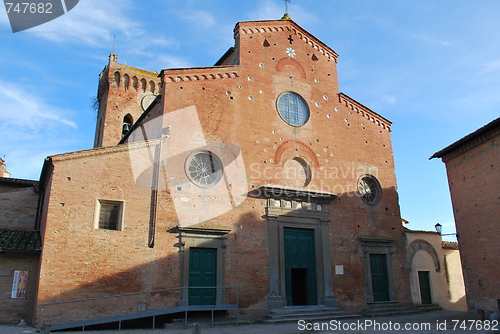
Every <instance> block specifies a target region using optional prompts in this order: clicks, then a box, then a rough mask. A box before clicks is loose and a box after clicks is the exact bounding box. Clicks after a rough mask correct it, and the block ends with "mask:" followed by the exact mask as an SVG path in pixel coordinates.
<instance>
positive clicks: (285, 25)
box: [234, 19, 339, 62]
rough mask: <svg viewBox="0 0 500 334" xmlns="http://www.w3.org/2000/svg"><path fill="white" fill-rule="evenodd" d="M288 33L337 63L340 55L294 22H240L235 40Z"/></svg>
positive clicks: (235, 30)
mask: <svg viewBox="0 0 500 334" xmlns="http://www.w3.org/2000/svg"><path fill="white" fill-rule="evenodd" d="M282 31H287V32H290V33H292V34H294V35H295V36H296V37H298V39H299V40H301V41H302V42H304V43H306V44H308V45H309V46H311V47H312V48H313V49H315V50H316V51H317V52H318V53H319V54H322V55H323V56H325V57H326V58H327V59H332V60H334V61H335V62H337V58H338V56H339V55H338V54H337V53H336V52H335V51H333V50H332V49H331V48H330V47H329V46H327V45H326V44H324V43H323V42H321V41H320V40H319V39H317V38H316V37H314V36H313V35H311V34H310V33H309V32H307V31H306V30H305V29H303V28H302V27H301V26H299V25H298V24H297V23H295V22H294V21H292V20H291V19H290V20H277V21H276V20H274V21H251V22H239V23H238V24H237V25H236V27H235V28H234V38H235V39H237V38H238V37H239V36H240V35H246V34H259V33H273V32H282Z"/></svg>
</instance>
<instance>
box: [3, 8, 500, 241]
mask: <svg viewBox="0 0 500 334" xmlns="http://www.w3.org/2000/svg"><path fill="white" fill-rule="evenodd" d="M283 13H284V2H283V1H280V0H256V1H241V2H239V1H231V2H229V1H222V0H204V1H201V0H186V1H177V0H176V1H173V0H149V1H132V0H119V1H118V0H116V1H96V0H80V2H79V4H78V5H77V6H76V7H75V8H74V9H73V10H71V11H70V12H68V14H66V15H64V16H62V17H59V18H57V19H55V20H53V21H51V22H48V23H46V24H44V25H41V26H38V27H35V28H32V29H29V30H26V31H23V32H19V33H16V34H13V33H12V31H11V30H10V26H9V22H8V19H7V15H6V12H5V10H4V9H3V8H0V138H1V139H0V143H1V146H0V156H1V157H2V158H4V159H5V160H6V163H7V168H8V170H9V172H10V173H11V174H12V177H15V178H28V179H38V177H39V175H40V169H41V166H42V164H43V160H44V158H45V157H46V156H48V155H52V154H57V153H63V152H70V151H77V150H82V149H88V148H91V147H92V145H93V138H94V128H95V119H96V114H95V112H94V111H93V110H92V108H91V105H92V99H93V98H94V96H95V95H96V91H97V81H98V75H99V73H100V71H101V70H102V69H103V67H104V66H105V65H106V64H107V60H108V55H109V53H110V52H111V51H112V50H113V44H114V51H115V52H116V53H117V54H118V57H119V59H118V61H119V62H121V63H124V64H128V65H131V66H135V67H139V68H143V69H146V70H151V71H153V70H157V71H160V70H161V69H164V68H173V67H190V66H211V65H213V64H214V63H215V62H216V61H217V60H218V59H219V58H220V56H221V55H222V54H224V52H225V51H226V50H227V49H228V48H229V47H230V46H233V28H234V25H235V24H236V22H238V21H250V20H269V19H279V18H281V16H282V15H283ZM289 13H290V15H291V17H292V19H293V20H294V21H295V22H297V23H298V24H299V25H301V26H302V27H303V28H304V29H306V30H308V31H309V32H310V33H312V34H314V35H315V36H316V37H318V38H319V39H320V40H321V41H323V42H324V43H326V44H327V45H329V46H330V47H331V48H332V49H334V50H335V51H336V52H337V53H339V54H340V57H339V63H338V73H339V85H340V90H341V91H342V92H344V93H346V94H347V95H349V96H351V97H352V98H354V99H356V100H357V101H359V102H361V103H363V104H364V105H366V106H368V107H369V108H371V109H373V110H375V111H377V112H378V113H380V114H381V115H383V116H385V117H386V118H388V119H390V120H391V121H392V122H393V123H394V124H393V127H392V129H393V132H392V141H393V149H394V155H395V161H396V175H397V179H398V187H399V196H400V205H401V213H402V216H403V217H404V218H405V219H407V220H409V221H410V223H411V224H410V225H409V227H410V228H412V229H425V230H433V228H434V227H433V226H434V224H436V223H437V222H440V223H441V224H442V225H443V230H444V231H443V232H444V233H449V232H453V231H454V226H453V213H452V209H451V202H450V195H449V191H448V184H447V179H446V171H445V168H444V164H443V163H442V162H441V161H440V160H437V159H434V160H431V161H429V160H428V158H429V157H430V156H431V155H432V154H433V153H434V152H436V151H438V150H440V149H442V148H444V147H446V146H448V145H449V144H451V143H452V142H454V141H456V140H458V139H460V138H461V137H463V136H465V135H467V134H468V133H470V132H472V131H474V130H476V129H477V128H479V127H481V126H483V125H484V124H486V123H488V122H490V121H491V120H493V119H495V118H497V117H498V116H499V114H500V113H499V107H500V43H499V42H500V36H499V31H500V20H498V17H499V15H500V1H497V0H481V1H479V2H473V1H466V0H441V1H409V0H397V1H396V0H393V1H384V0H379V1H372V0H358V1H340V0H328V1H326V0H325V1H318V0H316V1H313V0H294V1H292V3H291V4H289ZM114 36H116V40H115V42H113V41H114Z"/></svg>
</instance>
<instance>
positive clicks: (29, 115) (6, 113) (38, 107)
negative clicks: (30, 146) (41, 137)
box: [0, 81, 78, 132]
mask: <svg viewBox="0 0 500 334" xmlns="http://www.w3.org/2000/svg"><path fill="white" fill-rule="evenodd" d="M0 106H2V112H1V113H0V120H1V123H2V125H1V126H0V129H4V130H9V131H10V129H11V127H16V128H17V127H20V128H29V129H31V130H36V129H39V128H41V127H43V128H47V125H48V124H52V127H54V126H55V127H58V126H61V125H64V126H66V127H71V128H74V129H77V128H78V127H77V125H76V123H75V122H74V121H72V120H71V119H69V118H68V117H67V116H66V115H67V114H69V113H70V112H69V111H68V110H64V109H62V108H59V107H56V106H52V105H49V104H48V103H46V102H44V101H43V99H42V98H40V97H38V96H36V95H33V94H30V93H29V92H27V91H25V90H24V89H23V88H21V87H18V86H16V85H13V84H9V83H7V82H1V81H0ZM48 121H54V122H48ZM49 127H50V126H49ZM2 132H3V131H2Z"/></svg>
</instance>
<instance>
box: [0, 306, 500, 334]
mask: <svg viewBox="0 0 500 334" xmlns="http://www.w3.org/2000/svg"><path fill="white" fill-rule="evenodd" d="M484 325H485V322H479V316H478V315H477V314H473V313H466V312H450V311H437V312H431V313H423V314H414V315H406V316H394V317H384V318H360V319H351V320H348V319H346V320H340V322H334V321H331V322H330V321H325V322H324V323H316V324H314V323H313V324H309V325H307V324H306V323H305V322H301V323H288V324H279V325H262V324H251V325H242V326H238V327H237V326H220V327H214V328H205V327H202V328H200V334H240V333H241V334H268V333H270V334H299V333H343V334H365V333H366V334H374V333H390V334H392V333H412V334H423V333H433V334H438V333H439V334H451V333H455V334H458V333H472V334H479V333H481V334H486V333H500V325H498V326H497V327H496V328H497V331H496V332H493V331H492V330H491V328H490V329H488V328H486V329H485V328H484ZM310 326H312V328H311V329H312V330H307V329H308V328H310ZM56 333H61V334H63V333H64V334H70V333H71V334H75V333H79V332H56ZM84 333H86V334H192V333H194V332H193V328H188V329H135V330H132V329H129V330H122V331H118V330H102V331H85V332H84ZM0 334H36V331H35V330H34V329H33V328H31V327H23V328H20V327H16V326H7V325H0Z"/></svg>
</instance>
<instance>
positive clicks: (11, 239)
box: [0, 228, 42, 252]
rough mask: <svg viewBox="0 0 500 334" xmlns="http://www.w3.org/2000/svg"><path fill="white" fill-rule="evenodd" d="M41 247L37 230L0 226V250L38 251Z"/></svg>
mask: <svg viewBox="0 0 500 334" xmlns="http://www.w3.org/2000/svg"><path fill="white" fill-rule="evenodd" d="M41 249H42V241H41V239H40V232H39V231H27V230H12V229H8V228H0V251H3V252H38V251H40V250H41Z"/></svg>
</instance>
